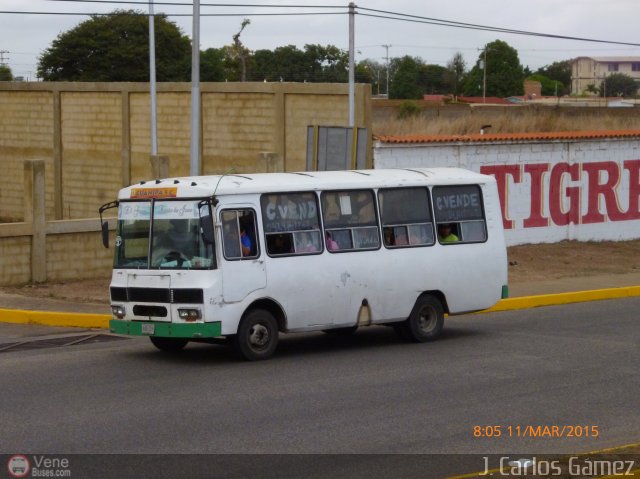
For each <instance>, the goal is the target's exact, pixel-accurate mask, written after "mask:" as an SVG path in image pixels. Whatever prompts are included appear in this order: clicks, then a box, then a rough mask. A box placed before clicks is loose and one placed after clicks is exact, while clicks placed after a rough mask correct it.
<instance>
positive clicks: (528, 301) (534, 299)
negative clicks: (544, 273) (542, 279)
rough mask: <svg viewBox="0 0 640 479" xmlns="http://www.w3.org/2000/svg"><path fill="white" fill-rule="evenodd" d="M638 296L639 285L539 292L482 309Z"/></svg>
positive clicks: (497, 309)
mask: <svg viewBox="0 0 640 479" xmlns="http://www.w3.org/2000/svg"><path fill="white" fill-rule="evenodd" d="M631 296H640V286H625V287H622V288H607V289H594V290H591V291H577V292H573V293H556V294H541V295H539V296H522V297H520V298H509V299H502V300H500V301H499V302H498V303H497V304H496V305H495V306H493V307H492V308H489V309H485V310H484V311H482V312H483V313H492V312H494V311H511V310H514V309H528V308H537V307H540V306H556V305H560V304H570V303H582V302H585V301H601V300H604V299H617V298H628V297H631Z"/></svg>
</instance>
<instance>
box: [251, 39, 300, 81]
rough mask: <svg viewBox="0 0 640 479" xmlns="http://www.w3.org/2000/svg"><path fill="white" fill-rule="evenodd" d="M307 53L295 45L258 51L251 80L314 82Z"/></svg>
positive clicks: (255, 54) (253, 61)
mask: <svg viewBox="0 0 640 479" xmlns="http://www.w3.org/2000/svg"><path fill="white" fill-rule="evenodd" d="M310 70H311V66H310V65H309V64H308V62H307V55H306V54H305V52H303V51H302V50H300V49H299V48H297V47H296V46H295V45H286V46H283V47H278V48H276V49H275V50H256V51H255V53H254V54H253V57H252V65H251V72H250V75H249V78H250V79H251V80H252V81H263V80H266V81H296V82H302V81H312V78H311V75H310Z"/></svg>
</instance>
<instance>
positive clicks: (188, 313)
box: [178, 308, 202, 321]
mask: <svg viewBox="0 0 640 479" xmlns="http://www.w3.org/2000/svg"><path fill="white" fill-rule="evenodd" d="M178 316H179V317H180V319H182V320H184V321H197V320H198V319H200V318H201V317H202V315H201V314H200V310H199V309H197V308H180V309H178Z"/></svg>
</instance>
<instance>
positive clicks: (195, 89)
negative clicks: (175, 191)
mask: <svg viewBox="0 0 640 479" xmlns="http://www.w3.org/2000/svg"><path fill="white" fill-rule="evenodd" d="M189 174H190V175H191V176H198V175H199V174H200V0H194V1H193V33H192V37H191V148H190V157H189Z"/></svg>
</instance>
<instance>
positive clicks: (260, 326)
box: [233, 309, 278, 361]
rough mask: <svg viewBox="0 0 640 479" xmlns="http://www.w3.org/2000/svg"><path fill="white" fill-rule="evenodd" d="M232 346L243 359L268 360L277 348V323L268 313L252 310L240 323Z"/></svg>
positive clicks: (261, 310)
mask: <svg viewBox="0 0 640 479" xmlns="http://www.w3.org/2000/svg"><path fill="white" fill-rule="evenodd" d="M233 345H234V347H235V349H236V351H237V352H238V354H240V356H242V357H243V358H244V359H247V360H249V361H258V360H261V359H268V358H270V357H271V356H273V353H274V352H275V350H276V347H277V346H278V323H277V322H276V320H275V318H274V317H273V315H272V314H271V313H270V312H269V311H266V310H264V309H254V310H252V311H250V312H249V313H247V315H246V316H245V317H244V318H243V319H242V321H241V322H240V326H239V327H238V334H236V335H235V337H234V341H233Z"/></svg>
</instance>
